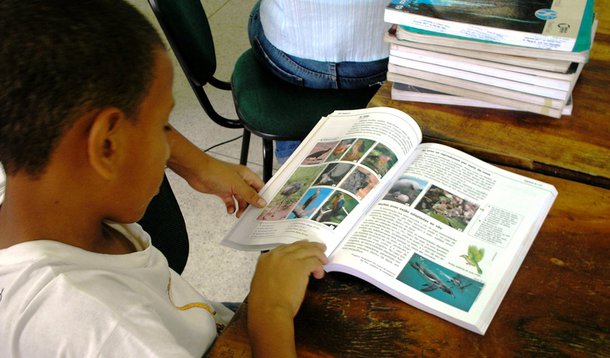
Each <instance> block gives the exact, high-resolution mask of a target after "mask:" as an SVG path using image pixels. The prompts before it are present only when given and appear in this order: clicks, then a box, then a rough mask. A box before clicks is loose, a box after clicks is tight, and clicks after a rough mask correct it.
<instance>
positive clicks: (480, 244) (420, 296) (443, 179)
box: [326, 144, 557, 334]
mask: <svg viewBox="0 0 610 358" xmlns="http://www.w3.org/2000/svg"><path fill="white" fill-rule="evenodd" d="M412 158H413V161H412V162H411V163H410V165H409V166H408V167H407V169H406V170H405V171H404V172H403V173H402V174H401V175H400V176H399V178H398V179H397V180H396V181H395V183H394V184H393V185H392V186H391V187H390V188H389V189H388V190H387V191H386V192H385V195H384V198H383V200H381V201H380V202H379V203H377V204H376V205H375V206H374V207H373V208H372V209H371V211H370V212H369V213H368V215H367V217H366V219H365V220H363V221H362V222H361V223H360V225H359V226H358V227H357V228H356V229H355V231H354V232H353V233H351V234H350V235H349V236H348V237H347V238H346V239H345V240H344V241H343V243H342V244H341V246H340V247H339V248H337V249H336V250H335V253H334V254H333V255H332V256H331V257H330V262H331V263H330V264H328V265H327V267H326V268H327V270H328V271H342V272H346V273H350V274H352V275H354V276H358V277H361V278H363V279H364V280H366V281H369V282H371V283H373V284H375V285H377V286H378V287H380V288H382V289H383V290H385V291H386V292H388V293H390V294H392V295H394V296H395V297H397V298H399V299H401V300H403V301H405V302H407V303H409V304H411V305H413V306H415V307H418V308H420V309H422V310H424V311H427V312H429V313H432V314H435V315H437V316H439V317H441V318H444V319H447V320H449V321H451V322H453V323H455V324H458V325H460V326H462V327H465V328H467V329H470V330H472V331H475V332H477V333H479V334H484V333H485V330H486V329H487V326H488V325H489V323H490V321H491V319H492V317H493V314H494V313H495V311H496V309H497V308H498V306H499V304H500V301H501V300H502V298H503V296H504V294H505V293H506V290H507V289H508V286H509V285H510V282H511V281H512V279H513V277H514V275H515V273H516V271H517V269H518V268H519V266H520V264H521V262H522V260H523V258H524V256H525V254H526V253H527V251H528V249H529V247H530V245H531V244H532V242H533V240H534V238H535V236H536V234H537V233H538V230H539V229H540V226H541V225H542V222H543V221H544V219H545V217H546V215H547V213H548V211H549V210H550V207H551V205H552V203H553V201H554V199H555V197H556V196H557V191H556V189H555V188H554V187H553V186H551V185H548V184H545V183H542V182H539V181H536V180H533V179H529V178H526V177H523V176H520V175H517V174H514V173H511V172H508V171H505V170H502V169H500V168H496V167H494V166H492V165H489V164H486V163H484V162H482V161H480V160H478V159H476V158H474V157H471V156H469V155H467V154H465V153H462V152H460V151H457V150H455V149H452V148H449V147H447V146H444V145H439V144H421V145H420V146H419V147H418V148H417V150H416V152H415V153H414V155H413V157H412Z"/></svg>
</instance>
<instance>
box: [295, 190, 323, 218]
mask: <svg viewBox="0 0 610 358" xmlns="http://www.w3.org/2000/svg"><path fill="white" fill-rule="evenodd" d="M332 192H333V189H331V188H324V187H317V188H311V189H309V190H308V191H307V192H306V193H305V195H303V198H302V199H301V200H300V201H299V202H298V203H297V205H296V206H295V207H294V209H292V212H291V213H290V214H289V215H288V216H287V217H286V218H287V219H297V218H311V215H312V214H313V213H314V212H315V211H316V210H317V209H318V207H319V206H320V204H322V203H323V202H325V201H326V199H327V198H328V196H329V195H330V193H332Z"/></svg>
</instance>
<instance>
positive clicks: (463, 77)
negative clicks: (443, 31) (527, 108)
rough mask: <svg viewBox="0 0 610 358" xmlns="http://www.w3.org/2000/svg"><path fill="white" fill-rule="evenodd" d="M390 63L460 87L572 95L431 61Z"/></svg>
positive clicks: (411, 73)
mask: <svg viewBox="0 0 610 358" xmlns="http://www.w3.org/2000/svg"><path fill="white" fill-rule="evenodd" d="M390 64H393V65H394V66H393V67H392V68H393V71H394V72H396V73H398V74H402V75H406V76H413V77H420V78H424V79H426V78H429V79H432V78H436V79H437V82H443V83H447V84H451V85H456V86H460V87H466V86H475V83H476V84H481V85H483V86H487V87H489V90H494V89H493V88H491V87H496V88H498V89H502V90H508V91H516V92H522V93H524V94H530V95H536V96H541V97H547V98H552V99H556V100H560V101H565V100H567V99H568V97H569V96H570V93H569V92H568V91H561V90H556V89H552V88H546V87H540V86H535V85H531V84H527V83H521V82H515V81H510V80H505V79H502V78H497V77H489V76H485V75H481V74H478V73H474V72H468V71H461V70H457V69H453V68H447V67H443V66H438V65H434V64H431V63H424V62H417V61H411V60H407V59H402V58H397V57H394V56H390ZM422 72H423V73H422ZM465 81H466V83H465ZM468 82H470V83H468Z"/></svg>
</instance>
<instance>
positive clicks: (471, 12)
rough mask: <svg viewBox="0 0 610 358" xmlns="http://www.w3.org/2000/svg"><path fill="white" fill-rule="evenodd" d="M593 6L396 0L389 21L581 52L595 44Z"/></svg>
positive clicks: (579, 0) (583, 2)
mask: <svg viewBox="0 0 610 358" xmlns="http://www.w3.org/2000/svg"><path fill="white" fill-rule="evenodd" d="M593 6H594V1H593V0H573V1H558V0H545V1H519V0H518V1H510V0H469V1H462V0H392V1H391V2H390V3H389V4H388V6H387V10H386V21H388V20H390V21H388V22H391V23H396V24H399V25H401V26H402V27H403V28H405V29H407V30H409V31H412V32H417V33H422V34H427V35H441V36H447V37H456V38H461V39H473V40H479V41H487V42H492V43H504V44H509V45H516V46H526V47H536V48H549V49H558V50H564V51H566V50H567V51H573V52H581V51H586V50H588V49H590V47H591V25H592V23H593V19H594V12H593ZM392 20H393V21H392Z"/></svg>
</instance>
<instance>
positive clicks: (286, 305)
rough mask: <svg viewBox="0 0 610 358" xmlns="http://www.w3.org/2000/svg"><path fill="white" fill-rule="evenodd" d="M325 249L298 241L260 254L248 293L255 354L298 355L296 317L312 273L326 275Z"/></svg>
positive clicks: (249, 329) (250, 330)
mask: <svg viewBox="0 0 610 358" xmlns="http://www.w3.org/2000/svg"><path fill="white" fill-rule="evenodd" d="M325 250H326V246H325V245H324V244H320V243H314V242H307V241H299V242H295V243H293V244H290V245H284V246H279V247H277V248H275V249H274V250H272V251H270V252H268V253H265V254H262V255H261V256H260V258H259V260H258V264H257V266H256V271H255V273H254V278H253V279H252V284H251V287H250V294H249V296H248V331H249V334H250V338H251V343H252V348H253V352H254V353H255V356H257V355H260V356H265V357H266V356H277V357H290V356H294V355H295V347H294V323H293V319H294V316H296V314H297V312H298V311H299V307H300V306H301V303H302V302H303V298H304V297H305V290H306V288H307V283H308V282H309V276H310V275H311V274H313V276H314V277H315V278H318V279H319V278H322V277H324V268H323V265H325V264H326V263H328V258H327V257H326V255H324V251H325Z"/></svg>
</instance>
